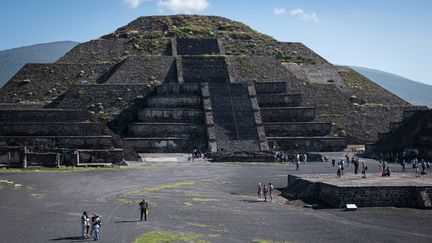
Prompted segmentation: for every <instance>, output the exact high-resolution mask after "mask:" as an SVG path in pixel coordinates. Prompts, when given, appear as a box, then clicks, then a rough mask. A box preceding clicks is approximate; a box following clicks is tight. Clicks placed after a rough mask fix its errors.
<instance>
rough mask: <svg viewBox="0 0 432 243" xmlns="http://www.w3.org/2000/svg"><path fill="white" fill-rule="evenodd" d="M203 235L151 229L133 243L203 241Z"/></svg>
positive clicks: (194, 242)
mask: <svg viewBox="0 0 432 243" xmlns="http://www.w3.org/2000/svg"><path fill="white" fill-rule="evenodd" d="M204 237H205V236H203V235H198V234H192V233H174V232H171V231H163V232H157V231H152V232H148V233H144V234H143V235H141V236H140V237H138V238H137V239H136V240H135V241H134V242H133V243H164V242H191V243H204V242H208V241H205V240H202V238H204Z"/></svg>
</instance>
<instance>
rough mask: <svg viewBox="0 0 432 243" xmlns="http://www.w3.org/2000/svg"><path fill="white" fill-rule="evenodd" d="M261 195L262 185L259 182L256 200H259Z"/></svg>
mask: <svg viewBox="0 0 432 243" xmlns="http://www.w3.org/2000/svg"><path fill="white" fill-rule="evenodd" d="M262 194H263V188H262V185H261V182H260V183H258V200H260V199H261V197H262Z"/></svg>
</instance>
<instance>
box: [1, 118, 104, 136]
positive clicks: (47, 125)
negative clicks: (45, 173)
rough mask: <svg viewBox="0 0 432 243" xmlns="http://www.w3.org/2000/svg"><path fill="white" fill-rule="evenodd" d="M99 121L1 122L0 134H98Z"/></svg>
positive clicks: (100, 132) (99, 130)
mask: <svg viewBox="0 0 432 243" xmlns="http://www.w3.org/2000/svg"><path fill="white" fill-rule="evenodd" d="M102 133H103V124H102V123H98V122H31V121H30V122H15V123H12V122H7V123H5V122H0V136H97V135H101V134H102Z"/></svg>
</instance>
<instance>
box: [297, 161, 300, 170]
mask: <svg viewBox="0 0 432 243" xmlns="http://www.w3.org/2000/svg"><path fill="white" fill-rule="evenodd" d="M296 170H300V160H299V159H298V160H296Z"/></svg>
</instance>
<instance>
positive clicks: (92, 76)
mask: <svg viewBox="0 0 432 243" xmlns="http://www.w3.org/2000/svg"><path fill="white" fill-rule="evenodd" d="M426 109H427V108H425V107H418V106H413V105H411V104H409V103H407V102H406V101H404V100H402V99H401V98H399V97H397V96H396V95H394V94H392V93H390V92H388V91H387V90H385V89H383V88H382V87H380V86H378V85H377V84H375V83H374V82H372V81H370V80H368V79H367V78H365V77H364V76H362V75H360V74H358V73H356V72H355V71H353V70H352V69H350V68H348V67H344V66H335V65H333V64H331V63H329V62H328V61H326V60H325V59H324V58H322V57H321V56H319V55H318V54H316V53H314V52H313V51H312V50H311V49H309V48H307V47H306V46H305V45H303V44H301V43H290V42H278V41H276V40H275V39H273V38H272V37H270V36H267V35H264V34H261V33H258V32H256V31H254V30H252V29H251V28H249V27H248V26H246V25H244V24H242V23H239V22H235V21H231V20H229V19H226V18H221V17H212V16H186V15H176V16H154V17H141V18H138V19H136V20H135V21H133V22H131V23H129V24H128V25H126V26H124V27H121V28H119V29H117V30H116V31H115V32H113V33H111V34H108V35H105V36H102V37H100V38H99V39H96V40H92V41H89V42H86V43H82V44H80V45H78V46H76V47H75V48H74V49H72V50H71V51H70V52H68V53H67V54H66V55H65V56H63V57H62V58H61V59H60V60H58V61H57V62H55V63H52V64H27V65H26V66H25V67H23V68H22V69H21V70H20V71H19V72H18V73H17V74H16V75H15V76H14V77H13V78H12V79H11V80H10V81H9V82H8V83H7V84H5V85H4V86H3V87H2V88H1V89H0V164H3V165H6V166H10V167H12V166H24V167H26V166H62V165H74V166H88V165H106V164H112V163H114V164H116V163H121V162H122V161H124V160H138V159H139V156H138V153H154V152H168V153H174V152H176V153H179V152H180V153H190V152H191V151H192V150H193V149H198V150H200V151H202V152H210V153H222V154H223V153H225V154H229V153H231V154H235V153H239V152H244V153H249V154H260V153H264V154H265V153H271V152H272V151H287V152H320V151H341V150H344V149H345V148H346V147H347V145H348V144H370V143H374V142H375V141H377V140H378V138H381V139H382V138H383V135H379V134H381V133H384V132H387V131H388V130H389V124H401V122H402V121H403V120H404V119H408V118H409V117H411V116H412V115H414V114H416V111H419V110H426ZM427 124H428V126H429V125H430V122H429V123H427ZM392 127H394V125H390V128H392ZM428 129H429V130H430V127H429V128H428ZM429 138H430V137H429ZM426 142H427V141H426ZM429 142H430V141H429Z"/></svg>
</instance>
